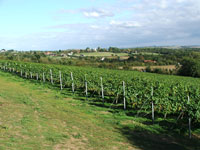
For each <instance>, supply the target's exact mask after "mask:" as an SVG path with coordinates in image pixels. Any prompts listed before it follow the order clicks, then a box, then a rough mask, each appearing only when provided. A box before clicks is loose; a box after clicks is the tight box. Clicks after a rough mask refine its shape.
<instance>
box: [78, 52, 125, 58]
mask: <svg viewBox="0 0 200 150" xmlns="http://www.w3.org/2000/svg"><path fill="white" fill-rule="evenodd" d="M81 54H82V55H85V56H94V57H109V56H128V54H127V53H111V52H89V53H80V54H77V55H76V56H80V55H81Z"/></svg>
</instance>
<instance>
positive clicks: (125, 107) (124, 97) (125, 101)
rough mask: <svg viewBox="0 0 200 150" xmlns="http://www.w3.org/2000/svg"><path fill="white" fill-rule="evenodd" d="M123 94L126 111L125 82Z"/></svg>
mask: <svg viewBox="0 0 200 150" xmlns="http://www.w3.org/2000/svg"><path fill="white" fill-rule="evenodd" d="M123 94H124V110H125V109H126V91H125V82H124V81H123Z"/></svg>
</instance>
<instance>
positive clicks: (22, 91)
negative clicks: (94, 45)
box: [0, 72, 200, 150]
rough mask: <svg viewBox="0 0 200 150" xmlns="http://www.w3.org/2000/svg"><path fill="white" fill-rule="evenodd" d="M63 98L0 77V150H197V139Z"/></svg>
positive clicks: (6, 76)
mask: <svg viewBox="0 0 200 150" xmlns="http://www.w3.org/2000/svg"><path fill="white" fill-rule="evenodd" d="M68 93H69V92H67V91H63V93H61V92H59V90H58V89H53V88H48V85H42V84H38V83H36V82H35V81H32V82H30V81H26V80H24V79H20V78H19V77H16V76H12V75H10V74H8V73H2V72H0V150H4V149H6V150H7V149H9V150H10V149H11V150H12V149H20V150H22V149H37V150H39V149H42V150H43V149H74V150H75V149H97V150H98V149H122V150H124V149H142V150H147V149H148V150H151V149H152V150H158V149H159V150H160V149H166V150H167V149H176V150H178V149H180V150H189V149H191V150H193V149H200V143H199V139H198V138H195V137H193V139H192V140H189V139H188V138H187V137H184V136H183V135H177V134H173V133H171V132H170V131H169V130H168V129H166V128H165V127H166V126H164V127H162V126H158V124H156V125H151V124H149V122H150V120H149V119H145V118H134V117H132V116H127V115H125V112H124V111H115V110H113V109H109V108H105V107H97V106H95V105H90V104H88V102H85V101H81V100H80V99H82V98H81V97H77V96H75V97H74V98H73V96H72V95H71V94H70V93H69V94H68ZM76 99H78V100H76ZM166 134H167V135H166Z"/></svg>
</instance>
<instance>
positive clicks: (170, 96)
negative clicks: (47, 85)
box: [1, 61, 200, 121]
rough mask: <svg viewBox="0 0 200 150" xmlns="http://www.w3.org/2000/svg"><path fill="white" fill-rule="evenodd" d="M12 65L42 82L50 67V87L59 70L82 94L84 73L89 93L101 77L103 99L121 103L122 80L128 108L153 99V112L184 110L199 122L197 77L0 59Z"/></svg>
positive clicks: (4, 66)
mask: <svg viewBox="0 0 200 150" xmlns="http://www.w3.org/2000/svg"><path fill="white" fill-rule="evenodd" d="M13 68H14V70H15V71H14V73H15V74H17V75H19V76H20V75H21V71H22V73H23V77H25V78H28V79H30V76H31V73H32V78H33V79H36V74H38V75H39V80H41V81H42V82H43V73H44V75H45V81H46V82H48V81H49V82H50V80H51V78H50V69H51V70H52V72H53V80H54V86H59V85H60V80H59V71H61V72H62V83H63V87H64V88H71V86H72V82H74V85H75V91H77V90H83V93H85V92H84V91H85V75H87V85H88V87H87V88H88V92H89V93H91V96H94V95H95V94H96V95H98V93H101V86H100V77H102V78H103V86H104V94H105V97H106V98H105V101H106V102H113V101H116V102H117V103H118V104H122V103H123V89H122V81H125V83H126V100H127V107H128V108H132V109H135V110H138V111H141V110H142V111H143V112H145V113H147V114H148V113H149V112H150V111H151V102H152V101H154V104H155V112H156V113H160V114H162V115H163V116H164V115H166V114H170V115H177V116H178V115H179V114H180V113H182V112H184V114H185V117H187V115H191V117H192V118H193V119H194V120H196V121H200V120H199V115H198V114H199V112H200V109H199V107H198V105H197V104H198V103H199V98H200V95H199V93H200V80H199V79H195V78H185V77H178V76H164V75H156V74H149V73H140V72H133V71H119V70H107V69H97V68H89V67H85V68H84V67H73V66H61V65H46V64H37V63H24V62H14V61H1V69H2V70H4V69H5V71H10V72H12V70H13ZM71 72H72V73H73V76H74V80H73V81H72V80H71V76H70V74H71ZM152 88H153V90H154V95H153V97H152V95H151V89H152ZM188 96H190V99H191V104H190V107H189V106H188V105H187V101H188ZM189 108H190V109H189ZM191 108H192V109H191ZM191 112H192V113H191Z"/></svg>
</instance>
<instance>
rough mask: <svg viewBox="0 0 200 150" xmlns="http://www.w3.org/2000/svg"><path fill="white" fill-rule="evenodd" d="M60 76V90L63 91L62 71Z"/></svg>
mask: <svg viewBox="0 0 200 150" xmlns="http://www.w3.org/2000/svg"><path fill="white" fill-rule="evenodd" d="M59 76H60V89H61V90H62V89H63V88H62V74H61V71H59Z"/></svg>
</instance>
